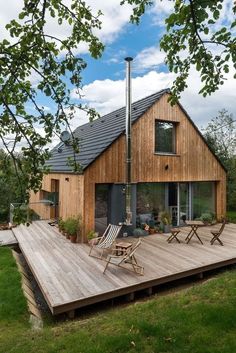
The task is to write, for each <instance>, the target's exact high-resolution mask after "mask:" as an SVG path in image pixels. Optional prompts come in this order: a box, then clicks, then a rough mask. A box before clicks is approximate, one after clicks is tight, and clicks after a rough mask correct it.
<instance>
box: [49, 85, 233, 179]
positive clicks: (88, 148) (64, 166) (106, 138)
mask: <svg viewBox="0 0 236 353" xmlns="http://www.w3.org/2000/svg"><path fill="white" fill-rule="evenodd" d="M166 93H170V89H169V88H167V89H163V90H161V91H159V92H156V93H154V94H152V95H150V96H147V97H145V98H142V99H140V100H138V101H137V102H134V103H132V105H131V109H132V124H133V123H134V122H135V121H137V120H138V119H139V118H140V117H141V116H142V115H143V114H144V113H145V112H146V111H147V110H148V109H149V108H151V106H152V105H153V104H154V103H156V102H157V101H158V100H159V99H160V98H161V97H162V96H163V95H164V94H166ZM178 104H179V106H180V108H181V109H182V110H183V112H184V113H185V115H186V117H187V118H188V120H189V121H190V123H191V124H192V125H193V127H194V129H195V130H196V132H197V133H198V134H199V135H200V137H201V138H202V140H203V142H204V143H205V144H206V145H207V146H208V148H209V150H210V151H211V152H212V154H213V155H214V156H215V158H216V159H217V161H218V162H219V163H220V165H221V166H222V168H223V169H224V170H225V171H226V172H227V169H226V168H225V166H224V165H223V163H222V162H221V160H220V159H219V158H218V156H216V154H215V153H214V151H213V150H212V148H211V146H210V145H209V144H208V142H207V141H206V139H205V138H204V136H203V135H202V133H201V132H200V130H199V129H198V127H197V126H196V125H195V123H194V122H193V121H192V119H191V118H190V116H189V114H188V113H187V112H186V110H185V109H184V108H183V106H182V105H181V104H180V103H179V102H178ZM125 120H126V107H122V108H120V109H117V110H115V111H113V112H111V113H109V114H106V115H104V116H102V117H100V118H98V119H96V120H95V121H93V122H92V123H87V124H84V125H81V126H79V127H77V129H75V131H74V132H73V134H74V136H75V137H77V138H78V139H79V147H80V152H79V153H78V154H76V155H75V157H76V162H77V163H79V164H80V165H81V167H82V170H85V169H86V168H87V167H88V166H89V165H90V164H91V163H93V162H94V161H95V160H96V159H97V158H98V157H99V156H100V155H101V154H102V153H103V152H104V151H105V150H106V149H107V148H108V147H109V146H110V145H111V144H112V143H113V142H115V140H117V139H118V138H119V137H120V136H121V135H122V134H123V133H124V132H125ZM59 151H60V152H59ZM68 157H73V158H74V152H73V149H72V147H71V146H70V145H66V144H64V143H63V142H60V143H59V144H58V145H57V146H56V147H54V148H53V149H52V151H51V157H50V159H49V160H48V161H47V162H46V165H47V166H49V167H50V171H51V172H58V173H67V172H72V167H71V166H69V165H68Z"/></svg>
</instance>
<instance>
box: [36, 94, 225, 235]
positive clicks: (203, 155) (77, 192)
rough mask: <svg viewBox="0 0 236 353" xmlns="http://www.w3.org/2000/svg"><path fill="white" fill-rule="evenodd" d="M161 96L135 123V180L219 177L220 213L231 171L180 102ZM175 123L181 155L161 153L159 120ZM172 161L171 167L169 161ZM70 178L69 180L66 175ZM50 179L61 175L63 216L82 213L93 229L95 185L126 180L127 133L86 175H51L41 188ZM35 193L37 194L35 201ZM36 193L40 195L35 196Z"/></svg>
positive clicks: (154, 180)
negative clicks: (172, 102) (157, 144)
mask: <svg viewBox="0 0 236 353" xmlns="http://www.w3.org/2000/svg"><path fill="white" fill-rule="evenodd" d="M167 100H168V94H165V95H164V96H162V98H161V99H160V100H159V101H157V102H156V103H155V104H154V105H153V106H152V107H151V108H150V109H149V110H148V111H147V112H146V113H145V114H144V115H143V116H142V117H141V118H140V119H138V121H136V122H135V123H134V124H133V126H132V181H133V182H174V181H175V182H189V181H216V182H217V184H216V185H217V187H216V191H217V195H216V210H217V215H218V216H220V215H222V214H225V210H226V193H225V188H226V173H225V171H224V169H223V168H222V166H221V165H220V163H219V162H218V161H217V159H216V158H215V156H214V155H213V154H212V152H211V151H210V149H209V148H208V146H207V145H206V143H205V142H204V141H203V139H202V137H201V136H200V135H199V134H198V132H197V131H196V129H195V128H194V126H193V124H192V123H191V122H190V121H189V119H188V118H187V116H186V114H185V112H184V111H183V110H182V109H181V107H180V106H179V105H175V106H173V107H172V106H171V105H170V104H169V103H168V101H167ZM156 119H158V120H163V121H172V122H176V154H175V155H160V154H156V153H155V151H154V149H155V120H156ZM167 165H168V168H166V166H167ZM66 177H68V178H69V179H70V181H69V182H67V181H65V178H66ZM51 179H59V184H60V196H59V199H60V215H61V216H62V217H63V218H65V217H67V216H69V215H73V214H77V213H80V214H81V215H82V216H83V220H84V234H86V233H87V232H88V231H89V230H91V229H94V212H95V184H96V183H124V182H125V137H124V135H122V136H120V137H119V138H118V139H117V140H116V141H115V142H114V143H112V145H111V146H110V147H109V148H108V149H107V150H106V151H105V152H104V153H102V154H101V155H100V156H99V157H98V158H97V159H96V160H95V161H94V162H93V163H92V164H91V165H90V166H89V167H87V169H86V170H85V171H84V175H79V176H78V175H72V174H68V175H67V174H50V175H47V176H45V177H44V180H43V186H42V189H44V190H48V191H49V190H50V187H51ZM33 198H34V195H32V200H33ZM36 198H37V197H36Z"/></svg>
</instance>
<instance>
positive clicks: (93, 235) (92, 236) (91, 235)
mask: <svg viewBox="0 0 236 353" xmlns="http://www.w3.org/2000/svg"><path fill="white" fill-rule="evenodd" d="M97 238H98V233H97V232H95V230H90V231H89V232H88V234H87V239H88V243H89V244H90V245H91V246H92V245H95V244H96V243H97V241H98V239H97Z"/></svg>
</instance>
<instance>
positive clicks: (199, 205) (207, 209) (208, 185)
mask: <svg viewBox="0 0 236 353" xmlns="http://www.w3.org/2000/svg"><path fill="white" fill-rule="evenodd" d="M192 193H193V199H192V200H193V201H192V202H193V219H195V218H199V217H201V216H202V215H203V214H206V213H207V214H209V213H210V214H211V215H215V183H214V182H210V181H209V182H207V181H206V182H196V183H192Z"/></svg>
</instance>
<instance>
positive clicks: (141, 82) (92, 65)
mask: <svg viewBox="0 0 236 353" xmlns="http://www.w3.org/2000/svg"><path fill="white" fill-rule="evenodd" d="M64 1H65V2H67V3H70V0H64ZM86 2H87V3H88V4H89V5H90V6H91V7H92V8H93V9H94V10H98V9H101V10H102V12H103V14H104V16H103V17H102V22H103V26H102V30H101V31H99V32H98V33H97V35H98V36H99V38H100V39H101V40H102V41H103V43H104V44H105V46H106V47H105V51H104V54H103V56H102V58H101V59H99V60H94V59H91V58H90V57H89V55H88V54H87V53H86V48H83V47H81V48H78V55H80V56H82V57H84V58H85V60H86V61H87V63H88V66H87V68H86V70H85V71H84V72H83V85H84V86H83V92H82V93H83V95H84V101H85V102H87V103H88V104H89V105H90V106H91V107H94V108H96V109H97V110H98V112H99V113H100V114H101V115H103V114H106V113H108V112H110V111H113V110H115V109H117V108H119V107H121V106H123V105H124V104H125V63H124V57H126V56H132V57H133V58H134V61H133V70H132V77H133V80H132V94H133V101H135V100H137V99H140V98H142V97H145V96H147V95H149V94H152V93H154V92H156V91H158V90H160V89H162V88H167V87H170V86H171V84H172V82H173V80H174V75H173V74H171V73H169V72H168V69H167V67H166V66H165V64H164V58H165V55H164V53H163V52H160V49H159V39H160V38H161V36H162V34H163V33H164V31H165V26H164V19H165V17H166V16H167V15H168V14H169V13H170V12H171V11H172V4H173V1H169V0H164V1H160V0H154V4H153V6H152V7H151V8H150V9H149V11H148V12H147V13H146V14H145V16H144V17H143V18H142V20H141V23H140V25H139V26H136V25H133V24H130V23H129V16H130V14H131V8H130V6H128V5H126V6H123V7H121V6H120V5H119V3H120V0H109V1H105V0H87V1H86ZM232 2H233V0H224V2H223V11H222V16H221V19H220V21H219V25H220V24H222V23H224V24H225V23H227V21H228V20H230V19H232V16H233V14H231V13H230V11H229V6H230V5H232ZM21 5H22V0H11V7H9V3H7V2H4V3H3V4H1V13H0V33H1V36H4V35H5V33H4V25H5V24H6V23H7V22H8V21H9V20H10V19H12V18H14V17H16V16H17V13H18V12H19V10H20V7H21ZM48 28H49V30H50V31H52V32H53V31H54V32H55V33H56V34H57V35H59V36H61V37H63V36H66V33H67V31H68V28H64V27H61V28H59V29H58V28H56V27H55V24H54V23H53V22H51V20H50V21H48ZM32 80H34V78H32ZM188 85H189V87H188V88H187V89H186V91H185V92H184V94H183V95H182V98H181V103H182V104H183V106H184V108H185V109H186V110H187V112H188V113H189V115H190V116H191V117H192V119H193V121H194V122H195V123H196V124H197V125H198V126H199V127H201V126H205V125H206V124H207V122H209V120H210V119H211V118H213V117H215V116H216V115H217V112H218V111H219V110H221V109H223V108H225V109H227V110H228V111H229V112H232V113H233V114H234V118H236V105H235V98H236V93H235V92H236V80H235V79H233V72H231V73H230V74H229V75H228V80H227V81H226V83H225V85H224V86H222V87H221V89H220V90H219V91H218V92H216V93H215V94H214V95H213V96H212V97H209V98H202V97H201V96H199V95H198V91H199V90H200V88H201V86H200V80H199V77H198V74H197V73H196V72H195V71H194V69H193V70H191V74H190V77H189V80H188ZM71 96H72V98H73V99H74V100H75V101H77V100H78V95H77V94H76V92H75V91H72V93H71ZM42 105H45V106H46V109H50V110H53V106H51V105H50V104H48V102H46V101H45V100H43V101H42ZM86 121H87V118H86V116H85V115H84V114H83V113H81V112H79V111H78V114H77V117H76V118H75V119H74V120H73V121H72V128H74V127H76V126H78V125H81V124H82V123H84V122H86Z"/></svg>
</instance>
